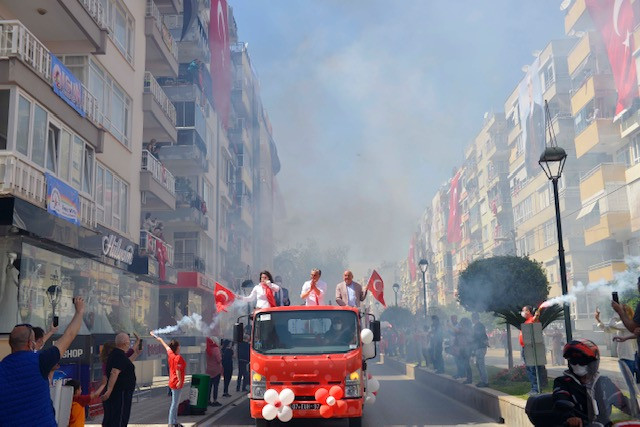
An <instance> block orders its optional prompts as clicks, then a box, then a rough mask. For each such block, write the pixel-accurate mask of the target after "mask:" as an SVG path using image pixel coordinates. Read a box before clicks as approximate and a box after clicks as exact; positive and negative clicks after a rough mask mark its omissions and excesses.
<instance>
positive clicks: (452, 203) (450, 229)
mask: <svg viewBox="0 0 640 427" xmlns="http://www.w3.org/2000/svg"><path fill="white" fill-rule="evenodd" d="M460 172H461V170H459V171H458V172H456V174H455V176H454V177H453V179H452V180H451V187H450V188H449V221H448V223H447V241H448V242H449V243H458V242H460V241H461V240H462V228H461V226H462V223H461V212H460Z"/></svg>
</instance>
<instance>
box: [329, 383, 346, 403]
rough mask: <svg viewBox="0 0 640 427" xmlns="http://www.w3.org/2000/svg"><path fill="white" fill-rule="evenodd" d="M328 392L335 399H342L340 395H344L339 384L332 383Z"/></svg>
mask: <svg viewBox="0 0 640 427" xmlns="http://www.w3.org/2000/svg"><path fill="white" fill-rule="evenodd" d="M329 394H330V395H331V396H333V397H335V398H336V400H340V399H342V396H344V392H343V391H342V388H340V386H339V385H334V386H333V387H331V388H330V389H329Z"/></svg>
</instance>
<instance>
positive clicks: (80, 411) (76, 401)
mask: <svg viewBox="0 0 640 427" xmlns="http://www.w3.org/2000/svg"><path fill="white" fill-rule="evenodd" d="M66 385H70V386H73V403H72V404H71V416H70V417H69V427H81V426H84V420H85V418H84V417H85V414H84V408H85V407H86V406H87V405H88V404H89V402H91V400H93V399H95V398H96V397H98V396H99V395H100V393H101V392H102V389H103V388H104V385H101V386H100V387H99V388H98V389H97V390H96V391H94V392H93V393H91V394H89V395H87V394H84V395H83V394H82V387H80V381H77V380H69V381H67V383H66Z"/></svg>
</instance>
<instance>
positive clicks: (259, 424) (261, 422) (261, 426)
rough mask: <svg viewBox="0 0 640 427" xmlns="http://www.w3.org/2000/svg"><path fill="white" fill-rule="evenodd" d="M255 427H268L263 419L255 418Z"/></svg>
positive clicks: (267, 422)
mask: <svg viewBox="0 0 640 427" xmlns="http://www.w3.org/2000/svg"><path fill="white" fill-rule="evenodd" d="M256 427H269V421H267V420H265V419H263V418H256Z"/></svg>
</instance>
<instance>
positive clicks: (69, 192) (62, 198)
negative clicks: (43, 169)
mask: <svg viewBox="0 0 640 427" xmlns="http://www.w3.org/2000/svg"><path fill="white" fill-rule="evenodd" d="M45 176H46V180H47V211H48V212H50V213H52V214H54V215H55V216H57V217H60V218H62V219H65V220H67V221H69V222H71V223H73V224H76V225H79V224H80V218H79V217H78V211H79V210H78V207H79V206H80V198H79V197H78V192H77V191H76V189H75V188H73V187H71V186H69V185H67V184H65V183H64V182H62V181H60V180H59V179H58V178H56V177H54V176H53V175H51V174H50V173H48V172H47V173H46V174H45Z"/></svg>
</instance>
